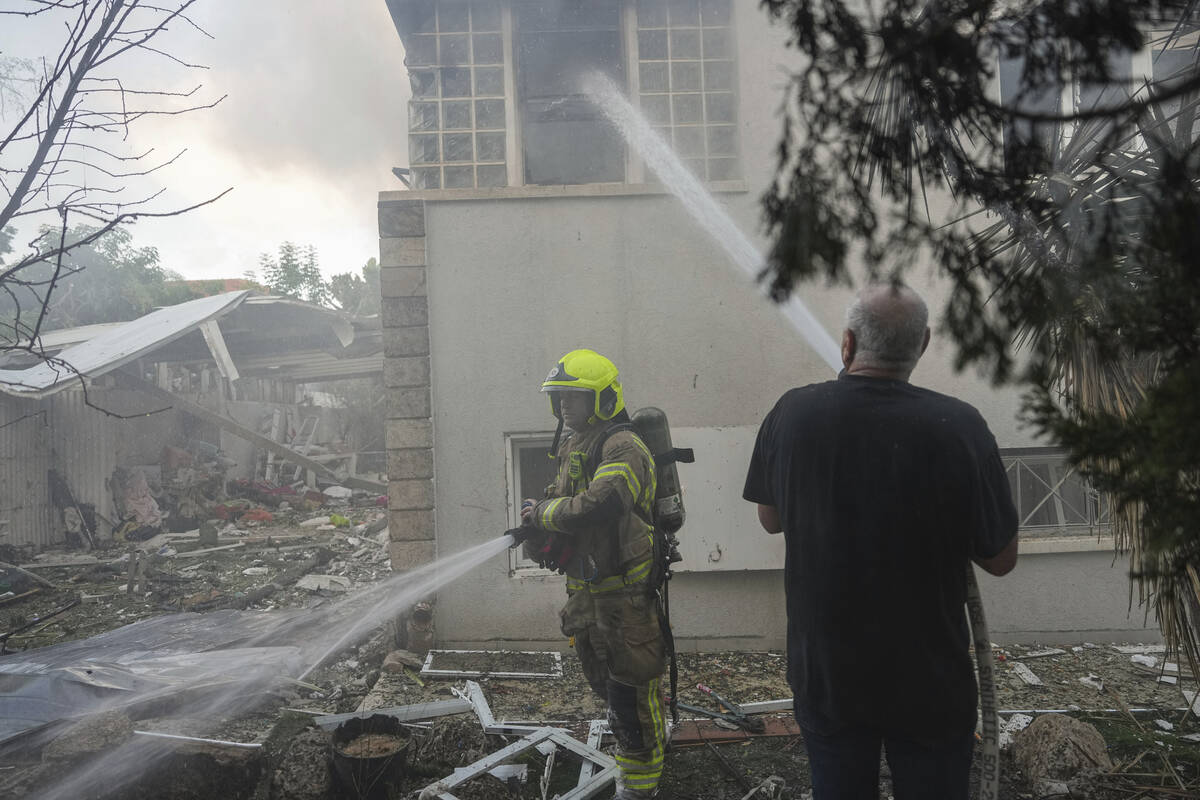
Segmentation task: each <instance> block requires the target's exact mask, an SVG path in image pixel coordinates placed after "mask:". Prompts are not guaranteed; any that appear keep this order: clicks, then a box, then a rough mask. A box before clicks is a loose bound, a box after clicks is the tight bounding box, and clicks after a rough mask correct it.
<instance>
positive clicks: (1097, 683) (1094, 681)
mask: <svg viewBox="0 0 1200 800" xmlns="http://www.w3.org/2000/svg"><path fill="white" fill-rule="evenodd" d="M1079 682H1080V683H1082V684H1083V685H1084V686H1090V687H1092V688H1093V689H1095V690H1096V691H1097V692H1103V691H1104V681H1102V680H1100V676H1099V675H1097V674H1095V673H1088V674H1087V675H1085V676H1084V677H1082V678H1080V679H1079Z"/></svg>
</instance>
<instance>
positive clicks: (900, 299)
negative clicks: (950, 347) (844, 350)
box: [846, 283, 929, 372]
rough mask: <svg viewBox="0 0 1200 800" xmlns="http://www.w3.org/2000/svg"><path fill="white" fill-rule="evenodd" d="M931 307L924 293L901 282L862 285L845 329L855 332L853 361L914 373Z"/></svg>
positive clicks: (848, 312)
mask: <svg viewBox="0 0 1200 800" xmlns="http://www.w3.org/2000/svg"><path fill="white" fill-rule="evenodd" d="M928 324H929V309H928V308H927V307H926V306H925V301H924V300H922V299H921V296H920V295H918V294H917V293H916V292H914V291H913V290H912V289H910V288H908V287H907V286H905V285H904V284H902V283H873V284H869V285H867V286H865V287H863V288H862V289H861V290H860V291H859V292H858V294H857V295H855V298H854V302H853V303H851V304H850V307H849V308H847V309H846V328H847V329H849V330H850V331H852V332H853V333H854V337H855V342H856V351H855V356H854V360H855V361H859V360H860V359H861V360H862V361H863V362H866V363H870V364H874V365H877V366H880V367H887V368H889V369H894V370H897V371H907V372H911V371H912V369H913V367H915V366H916V365H917V359H919V358H920V357H921V347H922V345H923V344H924V343H925V328H926V327H927V325H928Z"/></svg>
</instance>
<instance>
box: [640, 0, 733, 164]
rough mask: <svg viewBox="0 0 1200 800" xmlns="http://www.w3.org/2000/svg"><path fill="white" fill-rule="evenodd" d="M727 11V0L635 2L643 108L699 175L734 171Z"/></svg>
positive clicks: (729, 36)
mask: <svg viewBox="0 0 1200 800" xmlns="http://www.w3.org/2000/svg"><path fill="white" fill-rule="evenodd" d="M730 16H731V2H730V0H638V2H637V48H638V53H637V55H638V84H639V86H638V90H639V101H640V104H641V108H642V112H643V113H644V114H645V115H646V117H647V119H649V121H650V124H651V125H653V126H654V127H655V128H656V129H657V130H658V131H659V133H661V134H662V135H663V137H664V138H665V139H666V140H667V141H668V142H671V143H672V145H673V146H674V148H675V150H676V152H677V153H679V155H680V157H681V158H683V160H684V161H685V162H686V163H687V164H688V166H689V167H690V168H691V169H692V171H693V172H694V173H695V174H696V175H697V176H698V177H699V178H701V179H702V180H710V181H720V180H731V179H735V178H738V177H740V176H741V169H740V167H739V164H738V152H737V150H738V148H737V117H736V109H737V102H736V99H737V98H736V95H735V91H734V89H735V78H736V73H735V70H734V60H733V55H734V48H733V30H732V27H731V19H730ZM647 177H649V176H647Z"/></svg>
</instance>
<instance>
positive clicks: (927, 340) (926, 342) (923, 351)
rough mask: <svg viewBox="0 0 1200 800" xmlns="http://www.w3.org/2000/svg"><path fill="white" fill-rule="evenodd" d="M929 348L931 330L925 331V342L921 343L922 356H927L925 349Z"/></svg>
mask: <svg viewBox="0 0 1200 800" xmlns="http://www.w3.org/2000/svg"><path fill="white" fill-rule="evenodd" d="M927 347H929V328H926V329H925V340H924V341H922V342H921V355H925V348H927Z"/></svg>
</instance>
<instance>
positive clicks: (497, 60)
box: [473, 33, 504, 64]
mask: <svg viewBox="0 0 1200 800" xmlns="http://www.w3.org/2000/svg"><path fill="white" fill-rule="evenodd" d="M473 40H474V42H475V63H476V64H503V63H504V42H503V41H502V40H501V39H500V34H498V33H484V34H476V35H475V36H474V37H473Z"/></svg>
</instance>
